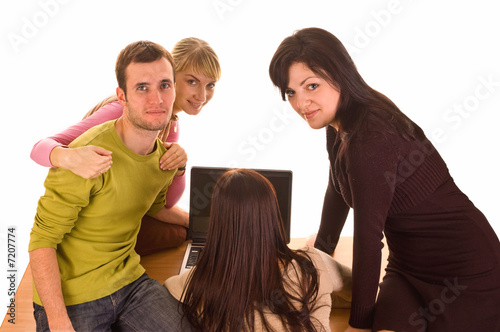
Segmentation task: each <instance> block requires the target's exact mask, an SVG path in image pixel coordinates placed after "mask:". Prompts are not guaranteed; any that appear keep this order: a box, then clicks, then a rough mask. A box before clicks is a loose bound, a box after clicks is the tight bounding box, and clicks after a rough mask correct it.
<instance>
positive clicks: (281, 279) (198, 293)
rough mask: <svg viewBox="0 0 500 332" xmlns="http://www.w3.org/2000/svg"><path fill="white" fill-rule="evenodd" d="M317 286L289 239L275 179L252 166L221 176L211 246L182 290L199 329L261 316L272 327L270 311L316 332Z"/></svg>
mask: <svg viewBox="0 0 500 332" xmlns="http://www.w3.org/2000/svg"><path fill="white" fill-rule="evenodd" d="M292 260H293V261H295V263H292ZM281 268H283V271H292V272H289V273H288V274H287V272H282V271H281ZM283 273H284V274H285V275H283ZM294 279H297V280H299V282H298V284H294V283H293V282H292V281H291V280H294ZM318 286H319V280H318V273H317V271H316V269H315V267H314V265H313V263H312V261H311V259H310V258H309V256H307V255H306V254H305V253H304V252H302V251H293V250H291V249H289V248H288V246H287V245H286V240H285V231H284V227H283V223H282V220H281V215H280V210H279V207H278V202H277V198H276V194H275V191H274V188H273V186H272V185H271V183H270V182H269V181H268V180H267V179H266V178H265V177H264V176H262V175H260V174H259V173H257V172H255V171H252V170H244V169H237V170H231V171H228V172H226V173H225V174H223V175H222V176H221V178H220V179H219V180H218V182H217V184H216V185H215V188H214V192H213V195H212V202H211V213H210V223H209V229H208V237H207V242H206V246H205V249H204V250H203V252H202V254H201V256H200V259H199V261H198V263H197V264H196V267H195V270H194V271H193V273H192V275H191V279H190V280H189V284H188V286H187V288H186V289H185V292H184V294H183V296H184V301H183V302H184V304H183V307H184V314H185V316H186V317H187V319H188V321H189V322H190V323H191V325H192V326H193V328H194V329H195V330H198V331H239V330H249V331H253V330H254V328H255V327H256V326H255V319H256V316H258V317H259V318H260V320H261V322H262V324H263V326H264V327H265V328H266V330H270V329H271V327H270V326H269V324H268V322H267V320H266V315H264V311H265V310H270V311H271V312H272V313H274V314H277V315H278V316H279V317H280V319H281V321H282V323H283V324H284V326H286V327H287V329H288V331H297V332H298V331H316V327H315V323H313V320H314V319H313V318H312V317H311V313H312V312H313V311H314V310H315V309H317V308H315V300H316V298H317V295H318Z"/></svg>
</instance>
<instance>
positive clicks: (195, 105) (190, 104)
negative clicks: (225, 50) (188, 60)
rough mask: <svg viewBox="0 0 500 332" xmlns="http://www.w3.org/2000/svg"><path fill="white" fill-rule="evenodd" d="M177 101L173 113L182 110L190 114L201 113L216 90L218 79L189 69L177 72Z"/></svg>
mask: <svg viewBox="0 0 500 332" xmlns="http://www.w3.org/2000/svg"><path fill="white" fill-rule="evenodd" d="M175 81H176V83H175V92H176V97H175V102H174V110H173V113H174V114H177V113H179V112H181V111H184V112H186V113H187V114H189V115H196V114H198V113H200V111H201V109H202V108H203V106H205V105H206V104H207V103H208V102H209V101H210V99H212V97H213V95H214V91H215V83H216V82H217V81H216V80H214V79H212V78H210V77H207V76H205V75H203V74H196V73H195V72H194V71H193V70H191V69H187V70H183V71H179V72H177V73H176V79H175Z"/></svg>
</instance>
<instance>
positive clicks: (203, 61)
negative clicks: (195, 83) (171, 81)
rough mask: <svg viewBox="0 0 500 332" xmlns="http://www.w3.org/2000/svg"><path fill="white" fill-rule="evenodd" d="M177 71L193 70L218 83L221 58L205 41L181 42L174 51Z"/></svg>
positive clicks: (190, 39) (191, 40)
mask: <svg viewBox="0 0 500 332" xmlns="http://www.w3.org/2000/svg"><path fill="white" fill-rule="evenodd" d="M172 57H173V58H174V61H175V71H177V72H179V71H183V70H186V69H192V70H193V71H194V72H195V73H197V74H202V75H205V76H207V77H210V78H212V79H214V80H216V81H218V80H219V79H220V77H221V68H220V63H219V58H218V57H217V54H216V53H215V51H214V50H213V49H212V47H210V45H208V43H207V42H206V41H204V40H201V39H198V38H194V37H190V38H184V39H181V40H179V41H178V42H177V43H176V44H175V46H174V48H173V49H172Z"/></svg>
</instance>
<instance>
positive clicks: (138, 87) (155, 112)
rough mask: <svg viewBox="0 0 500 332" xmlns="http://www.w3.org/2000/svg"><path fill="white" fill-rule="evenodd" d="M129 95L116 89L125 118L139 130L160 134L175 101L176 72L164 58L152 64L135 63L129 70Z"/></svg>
mask: <svg viewBox="0 0 500 332" xmlns="http://www.w3.org/2000/svg"><path fill="white" fill-rule="evenodd" d="M126 77H127V81H126V82H127V83H126V84H127V88H126V89H127V94H126V96H125V93H124V91H123V90H122V89H120V88H118V89H117V95H118V100H119V101H120V102H121V104H122V105H123V107H124V108H123V118H124V119H126V120H127V121H128V122H130V123H131V124H132V125H133V126H134V127H135V128H136V129H139V130H147V131H158V130H162V129H163V128H165V127H166V126H167V124H168V121H169V120H170V117H171V115H172V106H173V103H174V100H175V84H174V71H173V69H172V66H171V65H170V62H168V60H167V59H165V58H162V59H159V60H156V61H154V62H149V63H137V62H132V63H131V64H130V65H129V66H128V67H127V69H126Z"/></svg>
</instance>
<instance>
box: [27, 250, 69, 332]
mask: <svg viewBox="0 0 500 332" xmlns="http://www.w3.org/2000/svg"><path fill="white" fill-rule="evenodd" d="M30 266H31V274H32V275H33V281H34V283H35V287H36V290H37V292H38V295H39V296H40V300H41V301H42V304H43V308H44V310H45V314H46V315H47V320H48V323H49V328H50V330H51V331H74V329H73V326H72V325H71V321H70V319H69V316H68V313H67V311H66V306H65V305H64V299H63V295H62V289H61V276H60V274H59V265H58V263H57V257H56V250H55V249H54V248H39V249H35V250H33V251H31V252H30Z"/></svg>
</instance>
